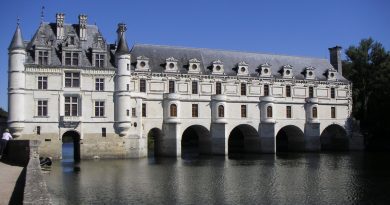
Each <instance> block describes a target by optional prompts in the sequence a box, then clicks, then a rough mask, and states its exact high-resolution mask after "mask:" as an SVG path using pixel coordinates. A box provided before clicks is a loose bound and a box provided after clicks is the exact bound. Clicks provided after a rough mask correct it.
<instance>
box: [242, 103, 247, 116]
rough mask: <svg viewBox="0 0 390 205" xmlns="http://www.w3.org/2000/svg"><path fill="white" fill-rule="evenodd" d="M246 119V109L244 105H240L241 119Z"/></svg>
mask: <svg viewBox="0 0 390 205" xmlns="http://www.w3.org/2000/svg"><path fill="white" fill-rule="evenodd" d="M247 117H248V109H247V106H246V105H241V118H247Z"/></svg>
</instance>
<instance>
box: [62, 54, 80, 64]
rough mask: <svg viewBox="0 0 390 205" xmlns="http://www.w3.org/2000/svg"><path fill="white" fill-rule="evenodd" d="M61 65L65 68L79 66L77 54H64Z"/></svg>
mask: <svg viewBox="0 0 390 205" xmlns="http://www.w3.org/2000/svg"><path fill="white" fill-rule="evenodd" d="M63 64H64V65H66V66H78V65H79V53H78V52H73V51H67V52H64V55H63Z"/></svg>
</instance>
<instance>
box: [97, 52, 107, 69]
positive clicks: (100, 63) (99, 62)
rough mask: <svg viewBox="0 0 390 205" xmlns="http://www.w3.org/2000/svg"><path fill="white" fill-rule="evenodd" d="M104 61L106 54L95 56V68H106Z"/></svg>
mask: <svg viewBox="0 0 390 205" xmlns="http://www.w3.org/2000/svg"><path fill="white" fill-rule="evenodd" d="M104 60H105V55H104V54H98V53H96V54H95V66H96V67H99V68H102V67H104Z"/></svg>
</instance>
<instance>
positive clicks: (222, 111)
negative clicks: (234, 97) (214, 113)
mask: <svg viewBox="0 0 390 205" xmlns="http://www.w3.org/2000/svg"><path fill="white" fill-rule="evenodd" d="M218 117H225V108H224V107H223V105H220V106H218Z"/></svg>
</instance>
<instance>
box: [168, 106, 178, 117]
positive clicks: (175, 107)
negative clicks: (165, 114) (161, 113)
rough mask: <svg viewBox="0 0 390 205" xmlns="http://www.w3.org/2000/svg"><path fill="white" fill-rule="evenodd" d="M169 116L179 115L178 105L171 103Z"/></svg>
mask: <svg viewBox="0 0 390 205" xmlns="http://www.w3.org/2000/svg"><path fill="white" fill-rule="evenodd" d="M169 116H170V117H177V105H176V104H171V105H170V106H169Z"/></svg>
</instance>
